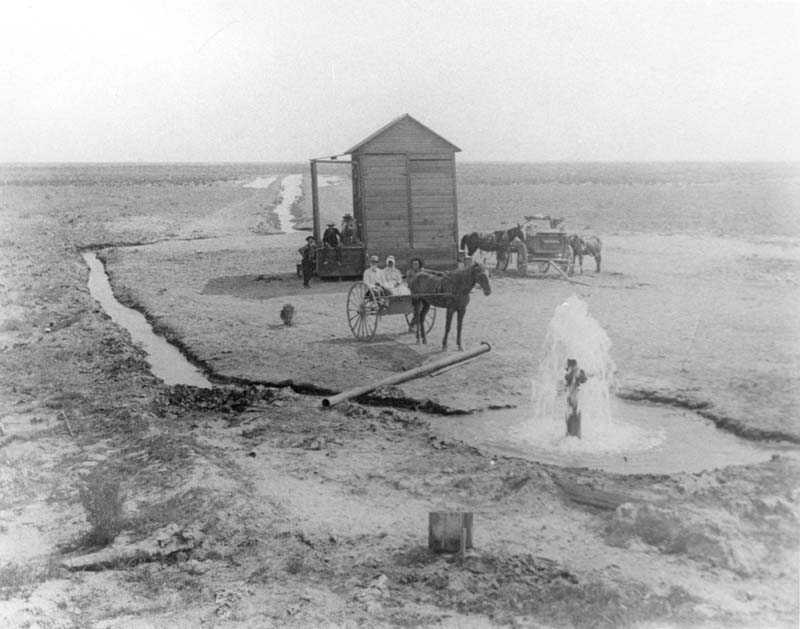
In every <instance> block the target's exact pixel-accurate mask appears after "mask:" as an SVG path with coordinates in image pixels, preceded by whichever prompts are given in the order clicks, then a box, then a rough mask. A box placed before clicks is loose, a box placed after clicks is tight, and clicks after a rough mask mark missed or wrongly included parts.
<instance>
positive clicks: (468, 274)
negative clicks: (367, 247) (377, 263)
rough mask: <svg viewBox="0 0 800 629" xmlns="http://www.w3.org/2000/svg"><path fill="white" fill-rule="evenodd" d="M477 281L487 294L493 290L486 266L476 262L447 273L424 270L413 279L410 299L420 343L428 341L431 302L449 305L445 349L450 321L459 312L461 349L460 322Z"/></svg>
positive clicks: (459, 346) (458, 339) (459, 345)
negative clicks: (427, 330)
mask: <svg viewBox="0 0 800 629" xmlns="http://www.w3.org/2000/svg"><path fill="white" fill-rule="evenodd" d="M475 284H479V285H480V287H481V288H482V289H483V294H484V295H490V294H491V292H492V288H491V286H489V276H488V274H487V273H486V268H485V267H484V266H483V265H482V264H479V263H477V262H475V263H473V264H472V265H470V266H469V267H467V268H466V269H461V270H458V271H450V272H448V273H442V274H439V273H433V272H430V271H421V272H420V273H418V274H417V275H416V276H415V277H414V281H413V282H411V303H412V304H413V305H414V316H415V318H416V322H417V326H416V327H417V344H418V345H419V343H420V340H422V343H424V344H427V343H428V339H427V338H426V337H425V315H427V314H428V310H430V307H431V306H435V307H437V308H446V309H447V319H446V323H445V328H444V339H442V349H447V337H448V335H449V334H450V324H451V323H452V322H453V313H458V324H457V328H456V344H457V345H458V349H459V350H463V349H464V347H463V346H462V345H461V326H462V324H463V323H464V314H465V313H466V312H467V304H468V303H469V293H470V291H471V290H472V287H473V286H475Z"/></svg>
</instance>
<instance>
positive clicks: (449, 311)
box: [442, 308, 455, 350]
mask: <svg viewBox="0 0 800 629" xmlns="http://www.w3.org/2000/svg"><path fill="white" fill-rule="evenodd" d="M453 312H455V311H454V310H453V309H452V308H448V309H447V316H446V317H445V324H444V338H443V339H442V350H446V349H447V337H448V336H449V335H450V324H452V323H453Z"/></svg>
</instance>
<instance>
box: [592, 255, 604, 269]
mask: <svg viewBox="0 0 800 629" xmlns="http://www.w3.org/2000/svg"><path fill="white" fill-rule="evenodd" d="M602 259H603V256H601V255H600V252H599V251H598V252H597V253H596V254H595V256H594V261H595V262H596V263H597V272H598V273H599V272H600V261H601V260H602Z"/></svg>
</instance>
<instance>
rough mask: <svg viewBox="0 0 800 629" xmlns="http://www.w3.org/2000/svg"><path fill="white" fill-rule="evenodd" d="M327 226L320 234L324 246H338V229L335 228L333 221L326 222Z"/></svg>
mask: <svg viewBox="0 0 800 629" xmlns="http://www.w3.org/2000/svg"><path fill="white" fill-rule="evenodd" d="M327 227H328V228H327V229H326V230H325V233H324V234H322V244H323V245H324V246H325V247H338V246H339V240H340V234H339V230H338V229H336V225H334V224H333V223H328V225H327Z"/></svg>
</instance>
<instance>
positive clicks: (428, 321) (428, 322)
mask: <svg viewBox="0 0 800 629" xmlns="http://www.w3.org/2000/svg"><path fill="white" fill-rule="evenodd" d="M413 321H414V311H413V310H412V311H411V312H407V313H406V323H407V324H408V327H409V328H410V327H411V323H412V322H413ZM435 322H436V308H434V307H433V306H431V307H430V310H428V314H427V315H425V336H428V334H430V331H431V330H432V329H433V324H434V323H435Z"/></svg>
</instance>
